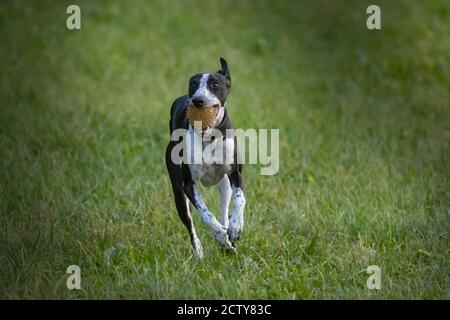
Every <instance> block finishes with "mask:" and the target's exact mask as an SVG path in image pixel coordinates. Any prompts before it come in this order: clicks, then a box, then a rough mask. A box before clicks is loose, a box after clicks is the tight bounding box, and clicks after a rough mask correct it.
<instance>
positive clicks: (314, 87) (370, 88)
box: [0, 0, 450, 299]
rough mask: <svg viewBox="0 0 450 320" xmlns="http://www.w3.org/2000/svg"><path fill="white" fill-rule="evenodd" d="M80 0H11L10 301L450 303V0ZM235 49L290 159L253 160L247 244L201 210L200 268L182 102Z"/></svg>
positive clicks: (238, 115) (235, 103)
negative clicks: (269, 170) (177, 134)
mask: <svg viewBox="0 0 450 320" xmlns="http://www.w3.org/2000/svg"><path fill="white" fill-rule="evenodd" d="M72 3H73V1H39V2H37V1H33V2H31V1H12V0H11V1H1V2H0V41H1V45H0V61H1V64H0V157H1V166H0V298H3V299H11V298H25V299H37V298H44V299H60V298H73V299H86V298H94V299H105V298H118V299H122V298H123V299H130V298H137V299H161V298H164V299H165V298H192V299H212V298H217V299H221V298H227V299H267V298H268V299H317V298H324V299H449V298H450V271H449V266H450V263H449V257H450V255H449V253H450V252H449V249H450V234H449V230H450V194H449V193H450V192H449V191H450V190H449V189H450V188H449V177H450V176H449V172H450V170H449V169H450V165H449V141H450V140H449V139H450V125H449V124H450V113H449V101H450V98H449V91H450V37H449V28H450V3H449V2H448V1H406V0H405V1H377V4H378V5H379V6H380V7H381V19H382V29H381V30H368V29H367V28H366V19H367V17H368V14H366V8H367V6H368V5H369V4H372V1H365V0H364V1H357V0H355V1H339V2H338V1H282V0H281V1H280V0H278V1H276V0H274V1H238V0H233V1H221V2H219V1H163V0H161V1H133V2H132V3H128V2H125V1H95V2H94V1H81V0H80V1H77V2H76V3H77V4H78V5H79V6H80V7H81V26H82V27H81V30H75V31H70V30H68V29H67V28H66V18H67V16H68V15H67V14H66V8H67V6H68V5H69V4H72ZM221 56H223V57H225V58H226V59H227V60H228V63H229V67H230V70H231V77H232V81H233V89H232V92H231V95H230V98H229V101H228V111H229V113H230V115H231V118H232V119H233V123H234V124H235V126H236V127H238V128H244V129H246V128H257V129H258V128H267V129H279V130H280V170H279V172H278V173H277V174H276V175H274V176H261V175H260V174H259V173H260V166H259V165H246V166H245V167H244V175H245V179H246V180H245V181H246V187H245V194H246V198H247V207H246V211H245V223H246V224H245V230H244V233H243V235H242V237H241V240H240V242H239V243H238V252H237V254H234V255H233V254H228V253H226V252H224V251H223V250H221V249H220V248H219V246H218V244H217V243H216V242H215V240H214V238H213V235H212V234H211V233H210V231H209V230H208V229H207V228H206V227H205V226H204V225H202V223H201V221H200V218H199V216H198V215H197V214H196V213H194V223H195V225H196V228H197V232H198V234H199V237H200V239H201V240H202V242H203V246H204V251H205V258H204V260H203V261H196V260H195V259H194V258H193V254H192V250H191V248H190V243H189V237H188V234H187V232H186V229H185V228H184V226H183V225H182V223H181V221H180V220H179V218H178V215H177V213H176V209H175V205H174V201H173V195H172V190H171V187H170V183H169V179H168V175H167V173H166V168H165V164H164V151H165V147H166V144H167V141H168V139H169V134H168V120H169V109H170V105H171V103H172V101H173V100H174V99H175V98H176V97H178V96H180V95H183V94H185V93H186V92H187V80H188V78H189V77H190V76H191V75H193V74H194V73H197V72H200V71H215V70H217V69H218V68H219V57H221ZM200 189H201V192H202V194H204V196H205V199H206V202H207V203H208V204H209V206H210V208H211V209H213V212H215V213H216V215H217V216H218V215H219V210H218V209H219V196H218V192H217V190H216V188H211V189H208V188H203V187H201V188H200ZM69 265H78V266H80V268H81V290H68V289H67V287H66V279H67V277H68V276H69V275H68V274H67V273H66V269H67V267H68V266H69ZM369 265H378V266H379V267H380V268H381V281H382V287H381V289H380V290H369V289H368V288H367V287H366V280H367V278H368V277H369V275H368V274H367V273H366V272H365V271H366V269H367V267H368V266H369Z"/></svg>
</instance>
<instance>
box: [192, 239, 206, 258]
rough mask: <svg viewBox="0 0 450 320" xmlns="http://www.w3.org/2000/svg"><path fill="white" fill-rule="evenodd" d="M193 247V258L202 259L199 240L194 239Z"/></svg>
mask: <svg viewBox="0 0 450 320" xmlns="http://www.w3.org/2000/svg"><path fill="white" fill-rule="evenodd" d="M192 245H193V246H194V256H195V258H196V259H197V260H202V259H203V246H202V243H201V242H200V239H199V238H197V237H195V238H194V242H193V244H192Z"/></svg>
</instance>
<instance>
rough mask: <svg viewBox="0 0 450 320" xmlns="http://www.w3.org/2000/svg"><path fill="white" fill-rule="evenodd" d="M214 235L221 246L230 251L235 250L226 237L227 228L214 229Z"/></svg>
mask: <svg viewBox="0 0 450 320" xmlns="http://www.w3.org/2000/svg"><path fill="white" fill-rule="evenodd" d="M214 236H215V238H216V240H217V241H219V243H220V245H221V246H222V247H224V248H225V249H227V250H229V251H232V252H235V251H236V248H235V247H234V246H233V245H232V244H231V242H230V239H229V238H228V233H227V229H225V228H220V229H219V230H216V231H215V232H214Z"/></svg>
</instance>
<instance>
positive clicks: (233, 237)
mask: <svg viewBox="0 0 450 320" xmlns="http://www.w3.org/2000/svg"><path fill="white" fill-rule="evenodd" d="M243 230H244V224H243V223H242V222H241V220H239V219H237V218H236V217H232V218H231V221H230V225H229V227H228V231H227V233H228V238H229V240H230V242H231V243H232V245H234V244H235V243H236V242H237V241H238V240H239V239H240V237H241V234H242V231H243Z"/></svg>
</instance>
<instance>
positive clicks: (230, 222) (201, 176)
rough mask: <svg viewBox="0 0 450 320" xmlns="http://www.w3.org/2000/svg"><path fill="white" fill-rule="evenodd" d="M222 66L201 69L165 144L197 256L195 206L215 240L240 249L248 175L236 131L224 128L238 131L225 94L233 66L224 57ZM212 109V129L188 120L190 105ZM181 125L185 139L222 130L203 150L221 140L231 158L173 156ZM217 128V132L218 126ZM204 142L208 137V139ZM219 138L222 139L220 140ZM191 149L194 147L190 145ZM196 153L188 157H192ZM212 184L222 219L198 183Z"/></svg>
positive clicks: (174, 113) (177, 104)
mask: <svg viewBox="0 0 450 320" xmlns="http://www.w3.org/2000/svg"><path fill="white" fill-rule="evenodd" d="M220 64H221V69H220V70H218V71H216V72H213V73H199V74H196V75H194V76H192V77H191V78H190V80H189V90H188V94H187V95H184V96H181V97H179V98H177V99H176V100H175V101H174V102H173V104H172V107H171V109H170V122H169V128H170V134H171V141H170V142H169V144H168V145H167V149H166V166H167V170H168V173H169V177H170V182H171V185H172V190H173V194H174V198H175V205H176V208H177V211H178V215H179V217H180V218H181V221H182V222H183V224H184V225H185V226H186V228H187V230H188V232H189V236H190V241H191V243H192V247H193V250H194V255H195V257H196V258H198V259H202V258H203V249H202V244H201V242H200V239H199V238H198V236H197V234H196V232H195V228H194V223H193V220H192V215H191V211H192V205H193V207H194V208H195V209H196V210H197V211H198V213H199V215H200V217H201V220H202V221H203V223H205V224H206V225H207V226H208V227H209V228H210V229H211V231H212V232H213V234H214V237H215V239H216V240H217V241H218V242H219V243H220V244H221V246H223V247H224V248H225V249H227V250H229V251H232V252H235V251H236V246H235V245H236V241H237V240H239V238H240V236H241V233H242V231H243V227H244V208H245V202H246V200H245V196H244V191H243V189H244V178H243V175H242V164H240V163H238V162H239V161H237V159H238V145H237V139H236V136H235V135H234V134H233V136H232V137H230V136H229V135H228V134H225V132H230V131H231V132H233V133H234V129H233V126H232V123H231V119H230V117H229V115H228V113H227V109H226V99H227V97H228V94H229V93H230V89H231V77H230V69H229V68H228V64H227V62H226V61H225V59H223V58H220ZM188 106H190V107H191V108H209V107H214V108H215V109H214V110H215V112H216V116H215V120H214V122H213V125H212V126H211V127H209V128H206V129H203V128H202V130H201V132H199V131H198V130H195V126H193V124H191V123H190V122H189V119H188V117H187V108H188ZM177 129H185V130H186V132H187V133H186V136H185V137H184V139H192V138H194V135H199V136H202V137H203V138H204V137H207V136H208V134H209V132H210V131H212V130H213V129H214V130H218V131H220V133H222V134H223V135H222V137H220V138H219V139H214V138H211V140H210V141H206V142H203V143H202V151H204V149H205V148H206V146H208V145H210V144H216V145H217V146H219V147H220V148H223V152H224V153H228V154H229V153H230V152H231V153H232V154H233V161H231V162H232V163H227V162H226V163H217V162H212V163H211V162H209V161H208V162H206V161H203V160H202V161H201V163H185V162H189V161H174V160H173V157H172V153H173V151H174V148H175V146H176V145H177V144H178V143H180V139H178V140H177V139H173V133H174V131H175V130H177ZM216 132H217V131H216ZM203 141H205V139H203ZM218 142H220V143H221V144H220V145H219V144H217V143H218ZM186 152H187V153H190V152H192V150H191V149H190V148H188V149H187V151H186ZM190 156H191V154H190V155H189V156H188V157H187V158H189V157H190ZM199 182H200V183H201V184H202V185H204V186H207V187H210V186H212V185H217V186H218V189H219V192H220V196H221V204H220V211H221V217H220V222H219V221H218V220H217V219H216V217H215V216H214V215H213V214H212V213H211V211H210V210H209V209H208V207H207V206H206V204H205V202H204V201H203V199H202V197H201V195H200V193H199V192H198V190H197V188H196V183H199ZM232 197H233V208H232V211H231V214H230V216H229V215H228V213H229V209H228V207H229V203H230V200H231V198H232Z"/></svg>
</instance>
